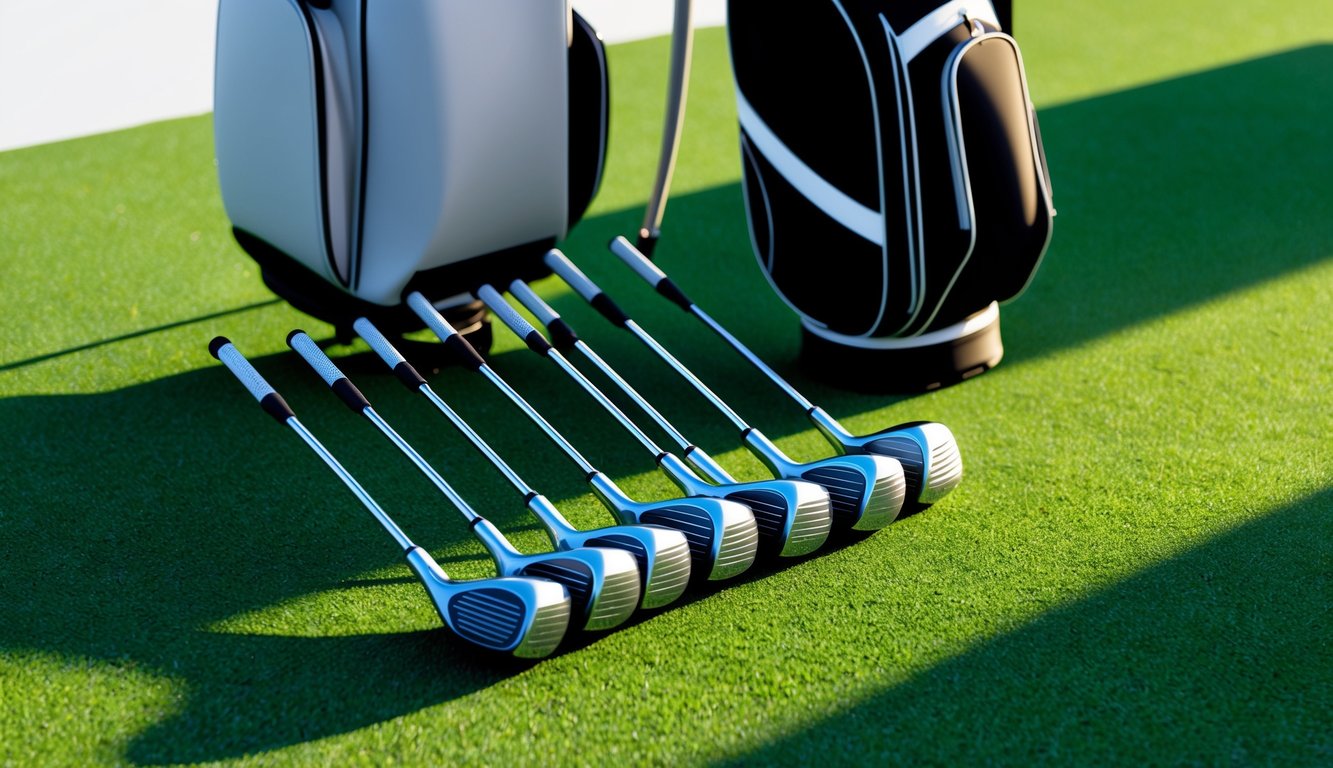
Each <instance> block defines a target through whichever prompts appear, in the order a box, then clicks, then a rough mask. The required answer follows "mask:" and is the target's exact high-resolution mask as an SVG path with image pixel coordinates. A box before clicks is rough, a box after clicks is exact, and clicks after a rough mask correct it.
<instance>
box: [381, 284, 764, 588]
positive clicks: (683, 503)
mask: <svg viewBox="0 0 1333 768" xmlns="http://www.w3.org/2000/svg"><path fill="white" fill-rule="evenodd" d="M407 305H408V306H409V307H411V308H412V311H414V312H416V313H417V316H418V317H420V318H421V320H422V321H423V322H424V323H425V324H426V327H427V328H430V329H431V331H432V332H433V333H434V334H435V335H436V336H438V337H439V338H440V340H441V341H443V342H444V344H445V345H446V346H447V347H449V348H450V349H451V351H453V352H454V353H455V355H456V356H457V358H458V360H459V362H460V363H461V364H462V365H463V366H464V367H466V368H468V369H470V370H473V371H477V372H480V373H481V374H482V375H483V376H485V377H486V379H487V380H488V381H490V382H491V383H492V384H494V385H495V387H496V388H498V389H499V390H500V391H501V392H503V393H504V394H505V396H506V397H508V398H509V400H510V401H511V402H513V403H514V405H515V406H517V407H518V408H519V410H521V411H523V413H524V414H526V415H527V417H528V418H529V419H531V420H532V422H533V423H534V424H536V425H537V427H538V428H540V429H541V431H542V433H543V434H545V435H546V437H547V438H549V439H550V440H551V441H552V442H554V443H555V444H556V445H557V446H558V447H559V448H560V450H561V451H562V452H563V453H564V454H565V456H567V457H568V458H569V459H570V460H571V461H573V462H574V464H575V465H577V466H578V467H579V469H581V470H583V472H584V475H585V476H586V478H587V481H588V484H589V485H590V486H591V487H592V490H593V493H594V494H595V495H596V496H597V497H598V498H599V499H601V501H602V503H603V504H604V505H606V507H607V508H608V509H610V510H611V511H612V512H613V513H614V514H615V515H616V516H617V517H618V518H619V519H620V521H621V522H622V523H626V524H629V523H640V524H642V523H650V524H655V525H661V526H663V527H666V528H673V529H675V530H678V531H680V532H681V533H683V534H685V539H686V540H687V541H688V542H689V545H690V556H691V557H692V558H693V565H692V566H691V571H692V575H693V577H694V578H706V579H709V580H719V579H728V578H731V577H733V576H737V575H739V574H741V573H743V572H745V570H746V569H748V568H749V567H750V566H751V565H753V564H754V560H755V557H756V555H757V554H758V547H759V532H758V529H757V527H756V525H755V521H754V513H752V512H751V511H750V508H749V507H746V506H745V505H743V504H739V503H737V502H734V501H727V500H726V499H708V498H686V499H671V500H666V501H655V502H636V501H634V500H632V499H630V498H629V497H628V496H626V495H625V493H624V492H623V491H621V490H620V488H619V487H618V486H616V484H615V483H614V482H612V480H611V478H609V477H607V476H606V475H604V474H602V473H601V472H599V471H597V469H596V468H595V467H593V466H592V464H590V463H589V462H588V460H587V459H585V458H584V457H583V455H582V454H580V453H579V452H578V450H577V449H575V448H574V446H573V445H571V444H570V442H569V441H568V440H566V439H565V438H564V436H563V435H561V434H560V433H559V432H557V431H556V429H555V427H553V426H551V424H550V422H548V421H547V420H546V419H545V417H543V416H542V415H541V413H539V412H538V411H537V409H535V408H533V407H532V405H530V404H529V403H528V401H526V400H524V399H523V397H522V395H520V394H518V392H517V391H516V390H515V389H514V388H513V387H511V386H509V384H508V382H506V381H505V380H504V379H503V378H501V377H500V375H499V374H498V373H496V372H495V369H493V368H491V366H489V365H487V364H486V361H485V360H484V359H483V358H482V357H481V355H480V354H478V353H477V351H476V350H475V349H473V348H472V345H471V344H469V343H468V342H467V339H464V338H463V337H462V336H460V335H459V334H458V332H457V331H455V330H454V329H453V328H452V327H450V326H449V323H448V322H446V321H445V319H444V318H443V317H441V316H440V313H439V312H437V311H435V307H434V306H432V305H431V303H430V301H429V300H428V299H427V298H426V297H425V296H422V295H421V293H420V292H417V291H413V292H412V293H411V294H409V295H408V297H407ZM533 333H534V334H535V336H533V337H532V338H533V339H536V338H539V337H540V336H541V334H537V333H536V331H535V330H534V332H533ZM543 341H544V339H543ZM530 343H536V342H535V341H531V342H530Z"/></svg>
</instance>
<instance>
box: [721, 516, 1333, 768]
mask: <svg viewBox="0 0 1333 768" xmlns="http://www.w3.org/2000/svg"><path fill="white" fill-rule="evenodd" d="M1331 509H1333V489H1329V490H1325V491H1323V492H1322V493H1318V494H1315V495H1313V496H1311V497H1308V498H1306V499H1304V500H1302V501H1301V502H1299V503H1297V504H1294V505H1292V506H1290V507H1287V508H1285V509H1281V510H1278V511H1276V512H1274V513H1272V514H1270V515H1267V516H1265V517H1263V518H1261V519H1259V520H1257V521H1254V522H1252V523H1249V524H1246V525H1242V526H1240V527H1238V528H1236V529H1235V530H1233V531H1230V532H1229V533H1227V534H1224V535H1223V536H1221V537H1219V538H1217V539H1214V540H1212V541H1209V542H1208V543H1207V544H1205V545H1203V546H1200V547H1198V548H1197V549H1192V550H1190V551H1188V552H1185V553H1184V554H1182V555H1179V556H1177V557H1174V558H1171V559H1169V560H1167V561H1165V562H1163V563H1161V564H1159V565H1156V566H1154V567H1152V568H1149V569H1148V570H1146V571H1143V572H1141V573H1139V574H1136V575H1134V576H1133V577H1131V578H1129V579H1127V580H1125V581H1122V582H1119V583H1117V584H1115V585H1114V586H1112V587H1110V588H1108V589H1105V590H1103V591H1099V592H1097V593H1095V594H1092V595H1091V596H1089V597H1087V598H1084V599H1081V600H1079V601H1077V602H1075V603H1073V604H1071V605H1067V606H1065V607H1062V608H1058V609H1055V610H1052V611H1050V612H1048V613H1045V614H1043V615H1041V616H1040V617H1039V618H1037V619H1036V620H1034V621H1032V622H1031V623H1030V624H1027V625H1025V626H1024V627H1022V628H1021V629H1019V630H1017V631H1015V632H1011V633H1007V634H1004V635H1001V636H999V637H997V638H995V639H993V640H990V641H987V642H985V643H982V644H981V645H979V646H977V647H975V648H973V649H971V650H969V651H967V652H966V653H963V654H962V655H960V656H956V657H954V658H951V659H949V660H948V661H945V662H944V663H942V664H940V665H938V666H936V667H933V668H931V669H930V670H929V671H927V672H925V673H923V674H921V675H920V676H918V677H916V678H913V679H911V680H909V681H907V682H905V683H903V684H901V685H897V686H894V687H892V688H890V689H888V690H885V691H882V692H879V693H875V694H873V695H871V696H869V697H868V698H865V699H863V700H860V701H855V702H849V703H848V705H847V706H845V707H844V708H841V711H838V712H836V713H834V714H832V715H831V716H829V717H827V718H826V719H824V720H822V721H820V722H818V723H816V724H814V725H811V726H809V727H806V728H804V729H801V730H799V731H798V732H796V733H794V734H792V735H789V736H786V737H783V738H780V739H778V740H776V741H773V742H771V743H767V744H764V745H763V746H761V747H759V748H757V749H755V750H754V751H752V752H748V753H746V754H743V755H733V756H731V757H730V758H729V759H728V760H727V761H725V762H727V764H734V765H773V764H782V765H809V764H812V763H815V762H816V761H826V760H828V759H834V760H835V761H837V762H842V763H864V762H874V763H875V764H878V765H889V764H893V765H897V764H903V765H970V764H976V763H980V762H985V763H987V764H1008V765H1032V764H1038V763H1044V764H1063V765H1109V764H1116V765H1183V764H1188V765H1223V764H1242V765H1244V764H1271V765H1318V764H1327V763H1328V760H1329V758H1330V756H1333V738H1331V737H1330V735H1329V731H1328V716H1329V706H1330V700H1329V693H1330V691H1333V648H1331V647H1330V645H1329V643H1328V633H1329V630H1330V624H1329V619H1330V613H1329V606H1330V604H1331V603H1330V601H1333V591H1330V587H1331V586H1333V585H1331V584H1330V565H1331V563H1330V558H1329V550H1328V541H1329V540H1330V537H1331V536H1333V517H1331V516H1330V515H1329V511H1330V510H1331Z"/></svg>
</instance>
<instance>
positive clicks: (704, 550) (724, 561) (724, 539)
mask: <svg viewBox="0 0 1333 768" xmlns="http://www.w3.org/2000/svg"><path fill="white" fill-rule="evenodd" d="M719 503H721V504H726V503H727V502H725V501H720V500H719ZM736 506H737V507H738V508H739V509H742V510H745V508H744V507H740V505H736ZM726 517H727V514H726V512H725V511H723V510H718V511H717V514H716V516H714V515H712V514H710V513H709V511H708V510H705V509H703V508H702V507H700V506H695V505H685V504H673V505H669V506H662V507H655V508H653V509H650V510H647V511H645V512H643V513H641V515H640V519H641V520H642V522H644V523H649V524H652V525H661V526H664V527H667V528H674V529H675V530H678V531H680V532H681V533H683V534H685V540H686V541H687V542H689V545H690V555H691V556H692V557H693V560H694V562H693V565H692V569H694V570H695V575H696V576H697V577H706V578H707V579H709V580H717V579H727V578H730V577H732V576H736V575H738V574H740V573H742V572H744V571H745V570H746V569H747V568H749V567H750V566H751V565H752V564H753V563H754V560H755V557H756V556H757V554H758V549H759V529H758V527H757V526H756V525H755V521H754V515H752V514H750V512H749V511H748V510H745V512H744V514H743V515H735V516H734V519H731V520H727V519H725V518H726ZM719 529H720V530H719Z"/></svg>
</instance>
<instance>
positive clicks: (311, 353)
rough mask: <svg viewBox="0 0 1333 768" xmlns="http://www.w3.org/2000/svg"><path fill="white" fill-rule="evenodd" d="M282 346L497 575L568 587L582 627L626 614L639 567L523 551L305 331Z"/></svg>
mask: <svg viewBox="0 0 1333 768" xmlns="http://www.w3.org/2000/svg"><path fill="white" fill-rule="evenodd" d="M287 345H288V346H290V347H291V348H292V349H294V350H296V352H297V353H298V354H299V355H301V357H302V358H303V359H304V360H305V361H306V362H307V363H309V365H310V367H311V368H312V369H314V371H315V373H317V374H319V376H320V378H322V379H324V383H325V384H328V385H329V386H330V387H331V388H332V389H333V391H334V392H335V393H337V394H338V396H339V398H340V399H341V400H342V401H343V403H345V404H346V405H347V406H348V407H349V408H351V409H352V410H353V411H354V412H359V413H360V414H361V415H362V416H365V417H366V419H367V420H368V421H370V423H372V424H374V425H375V427H376V428H377V429H379V431H380V432H381V433H382V434H383V435H384V436H385V437H387V438H388V439H389V442H391V443H393V444H394V445H395V446H396V447H397V448H398V450H399V451H401V452H402V453H403V455H404V456H406V457H407V458H408V459H409V460H410V461H411V462H412V463H413V464H414V465H416V467H417V469H419V470H421V473H422V474H424V475H425V476H426V478H427V479H428V480H430V481H431V483H433V484H434V485H435V487H436V488H437V489H438V490H439V491H440V493H442V494H444V496H445V497H446V498H447V499H449V501H450V502H452V503H453V505H454V506H455V507H456V508H457V509H458V511H459V512H461V513H462V515H463V517H464V518H465V519H466V520H467V521H468V523H469V527H470V528H471V529H472V533H473V535H475V536H476V537H477V538H478V539H480V540H481V543H482V545H483V546H484V547H485V548H486V551H487V552H489V553H490V555H491V559H493V560H494V561H495V569H496V571H497V572H499V574H500V575H501V576H531V577H535V578H539V579H550V580H551V581H555V582H559V583H561V584H563V585H564V586H565V589H567V590H569V596H570V600H571V602H572V604H573V611H574V614H575V615H574V617H573V620H574V621H577V622H578V623H579V626H581V627H582V628H583V629H587V630H599V629H611V628H613V627H617V626H619V625H621V624H623V623H625V621H627V620H628V619H629V617H630V616H631V615H633V613H634V607H635V606H636V605H638V603H639V566H638V564H636V563H635V562H634V557H633V556H632V555H631V554H629V553H628V552H625V551H623V550H619V549H601V548H596V547H582V548H579V549H572V550H568V551H566V552H545V553H541V554H535V555H525V554H523V553H522V552H519V551H518V550H517V549H516V548H514V545H513V544H511V543H510V542H509V540H508V539H506V538H505V536H504V534H502V533H500V530H499V529H498V528H496V527H495V525H494V524H492V523H491V522H490V521H489V520H487V519H486V518H484V517H482V516H481V515H480V514H478V513H477V512H476V510H475V509H473V508H472V507H471V506H470V505H469V504H468V503H467V502H466V501H465V500H464V499H463V497H462V496H460V495H459V494H458V492H457V491H455V490H454V489H453V487H451V486H450V485H449V483H447V482H446V481H445V479H444V478H443V477H441V476H440V473H439V472H437V471H436V470H435V468H434V467H432V466H431V465H430V464H429V463H428V462H427V461H426V460H425V459H424V458H422V456H421V454H420V453H418V452H417V451H416V449H414V448H413V447H412V446H411V444H409V443H408V442H407V440H405V439H404V438H403V437H402V436H401V435H399V434H398V432H397V431H395V430H394V428H393V427H391V426H389V423H388V422H387V421H385V420H384V418H383V417H382V416H380V415H379V413H377V412H376V411H375V409H374V408H373V407H371V405H370V402H369V401H368V400H366V398H365V396H364V395H362V394H361V392H360V390H358V389H357V388H356V385H354V384H352V382H351V381H350V380H349V379H348V378H347V377H346V376H345V375H344V374H343V372H342V371H341V370H339V368H338V366H337V365H335V364H334V362H333V361H332V360H330V359H329V356H328V355H326V354H324V351H323V350H322V349H320V348H319V345H317V344H316V343H315V340H314V339H312V338H310V336H309V335H307V334H306V333H305V331H300V330H297V331H292V332H291V334H289V335H288V336H287Z"/></svg>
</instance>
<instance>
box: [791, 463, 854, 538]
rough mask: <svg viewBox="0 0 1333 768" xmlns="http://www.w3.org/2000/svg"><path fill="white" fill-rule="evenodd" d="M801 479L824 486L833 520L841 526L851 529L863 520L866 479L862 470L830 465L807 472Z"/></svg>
mask: <svg viewBox="0 0 1333 768" xmlns="http://www.w3.org/2000/svg"><path fill="white" fill-rule="evenodd" d="M801 478H802V479H804V480H809V481H810V482H812V483H816V484H818V485H822V486H823V487H824V490H826V491H828V495H829V505H830V507H831V509H832V510H833V519H834V521H836V522H837V523H838V524H839V525H840V526H843V527H851V526H853V525H854V524H855V523H856V522H858V521H859V520H860V519H861V505H862V500H863V499H864V498H865V492H866V477H865V474H864V473H862V472H861V471H860V470H858V469H856V468H854V467H849V466H845V465H841V464H828V465H824V466H821V467H816V468H814V469H810V470H807V471H806V472H804V473H803V474H802V475H801Z"/></svg>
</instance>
